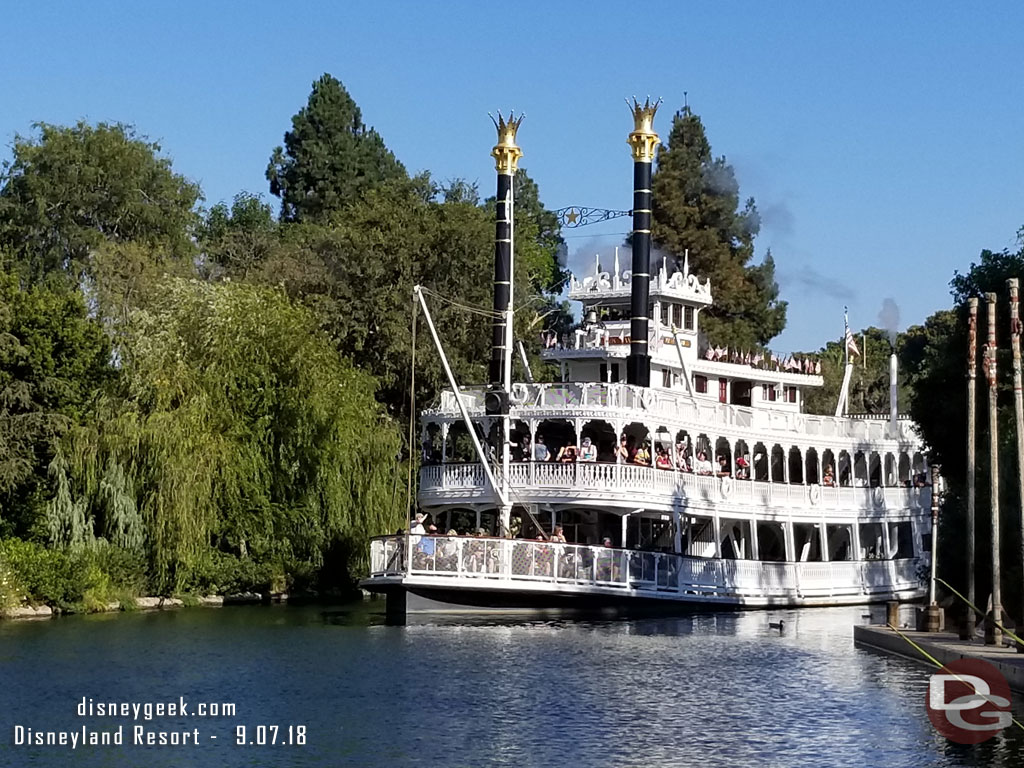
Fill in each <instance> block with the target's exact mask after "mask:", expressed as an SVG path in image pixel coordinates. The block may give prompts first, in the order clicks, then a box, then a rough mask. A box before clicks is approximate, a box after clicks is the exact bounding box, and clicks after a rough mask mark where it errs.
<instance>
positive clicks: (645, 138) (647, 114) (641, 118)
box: [626, 96, 661, 163]
mask: <svg viewBox="0 0 1024 768" xmlns="http://www.w3.org/2000/svg"><path fill="white" fill-rule="evenodd" d="M626 104H629V110H630V112H632V113H633V132H632V133H631V134H629V138H628V139H626V143H627V144H629V146H631V147H632V148H633V160H634V161H635V162H642V163H653V162H654V150H655V149H657V147H658V145H659V144H660V143H661V139H660V138H658V134H656V133H655V132H654V115H655V113H656V112H657V111H658V107H659V106H661V99H658V100H657V101H655V102H653V103H652V102H651V97H650V96H648V97H647V99H646V100H644V103H643V104H641V103H640V101H639V99H637V98H636V96H634V97H633V103H632V104H630V103H629V99H626Z"/></svg>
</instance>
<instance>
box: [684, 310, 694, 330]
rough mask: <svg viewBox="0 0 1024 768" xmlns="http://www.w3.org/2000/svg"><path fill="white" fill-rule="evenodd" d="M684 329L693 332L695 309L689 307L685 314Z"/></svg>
mask: <svg viewBox="0 0 1024 768" xmlns="http://www.w3.org/2000/svg"><path fill="white" fill-rule="evenodd" d="M683 327H684V328H686V330H688V331H692V330H693V307H687V308H686V310H685V312H684V313H683Z"/></svg>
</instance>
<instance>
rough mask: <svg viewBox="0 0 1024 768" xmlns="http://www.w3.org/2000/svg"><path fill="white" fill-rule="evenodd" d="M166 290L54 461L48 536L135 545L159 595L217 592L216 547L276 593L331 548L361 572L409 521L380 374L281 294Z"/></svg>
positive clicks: (140, 320)
mask: <svg viewBox="0 0 1024 768" xmlns="http://www.w3.org/2000/svg"><path fill="white" fill-rule="evenodd" d="M162 288H163V290H162V291H161V292H160V294H159V298H158V299H157V300H156V301H154V302H153V303H152V304H150V306H149V307H148V308H146V309H145V310H136V311H135V312H134V313H133V314H132V317H131V323H130V326H129V329H128V333H127V334H126V335H125V353H124V360H125V366H124V370H123V373H122V378H121V383H120V386H119V387H118V388H117V389H116V391H114V392H112V393H111V394H110V395H108V396H106V397H105V398H103V400H102V401H101V402H100V403H99V405H98V407H97V418H95V419H94V420H93V421H92V422H91V423H89V424H87V425H83V426H82V427H80V428H78V429H75V430H73V431H72V433H71V434H70V435H69V436H68V438H67V439H66V440H65V441H64V442H63V443H62V451H61V453H60V455H59V456H58V457H57V459H56V460H55V462H54V465H53V466H52V467H51V474H52V475H53V477H54V486H55V489H56V492H55V495H54V498H53V501H52V503H51V504H50V507H49V515H48V523H49V531H50V534H51V537H52V541H53V543H54V544H68V543H74V542H76V541H82V540H86V541H88V540H89V539H91V538H92V537H103V538H105V539H107V540H109V541H111V542H112V543H114V544H116V545H118V546H121V547H126V548H129V549H131V548H136V547H141V548H142V550H143V551H144V552H145V553H146V556H147V558H148V560H149V563H150V568H151V573H152V575H153V585H152V586H153V588H154V589H156V590H157V591H158V592H159V593H160V594H168V593H172V592H177V591H182V590H190V589H210V588H214V589H216V588H218V587H220V588H223V587H224V586H225V585H224V584H223V583H220V584H218V583H216V582H215V581H211V579H215V576H211V569H214V570H216V569H215V566H216V565H217V563H218V562H219V561H221V560H223V558H225V557H227V558H231V559H232V560H233V561H234V562H236V563H241V564H249V566H250V567H251V569H254V570H253V572H255V573H262V574H264V578H265V579H266V580H267V583H266V586H268V587H270V586H272V585H273V586H274V587H275V588H278V589H280V588H285V587H287V586H288V585H289V584H290V583H293V582H295V581H300V582H301V581H307V580H308V579H309V578H310V577H311V575H312V574H313V572H314V571H315V570H316V569H319V568H321V567H323V566H325V565H328V564H329V562H328V561H329V560H330V558H331V556H332V553H335V554H336V553H341V555H340V556H341V557H342V558H343V560H344V563H343V564H344V565H345V566H347V567H348V568H349V569H354V568H355V566H356V565H357V564H358V563H359V561H360V559H361V558H365V552H366V549H367V547H368V539H369V537H370V536H372V535H375V534H379V533H384V532H385V531H387V530H392V529H393V528H394V527H395V526H396V525H398V524H400V521H401V519H402V518H403V515H402V514H401V513H400V512H399V511H398V509H399V507H400V506H401V504H400V503H399V502H402V503H404V499H401V498H399V497H398V496H397V494H396V492H395V488H396V482H397V478H396V470H397V465H396V458H395V457H396V454H397V452H398V446H399V436H398V430H397V429H396V428H395V426H394V424H393V423H392V422H391V421H390V420H388V419H387V418H386V417H385V416H384V415H383V413H382V412H381V409H380V407H379V406H378V405H377V404H376V403H375V402H374V398H373V391H374V387H375V383H374V381H373V379H372V378H371V377H369V376H368V375H366V374H365V373H362V372H360V371H358V370H355V369H354V368H353V367H352V366H351V365H350V364H349V363H347V362H346V361H344V360H342V359H339V358H338V356H337V354H336V352H335V350H334V349H333V348H332V346H331V345H330V343H329V341H328V340H327V338H326V337H325V336H324V335H323V334H322V333H321V332H320V331H319V330H318V329H317V327H316V322H315V320H314V318H313V317H312V316H311V315H310V313H309V312H308V311H306V310H304V309H302V308H301V307H297V306H294V305H293V304H292V303H291V302H289V301H288V299H287V298H286V297H285V296H284V294H283V293H282V292H281V291H279V290H274V289H270V288H261V287H257V286H252V285H245V284H241V283H236V282H222V283H208V282H199V281H196V280H184V279H179V278H172V279H168V280H166V281H164V283H163V285H162Z"/></svg>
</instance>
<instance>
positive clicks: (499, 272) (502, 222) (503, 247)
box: [488, 172, 512, 384]
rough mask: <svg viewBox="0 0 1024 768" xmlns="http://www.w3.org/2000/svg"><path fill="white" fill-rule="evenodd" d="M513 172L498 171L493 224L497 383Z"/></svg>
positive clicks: (508, 285) (508, 276)
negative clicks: (511, 173) (494, 220)
mask: <svg viewBox="0 0 1024 768" xmlns="http://www.w3.org/2000/svg"><path fill="white" fill-rule="evenodd" d="M511 189H512V176H511V175H510V174H506V173H500V172H499V173H498V198H497V210H496V223H495V226H494V320H493V322H492V326H491V366H490V375H489V377H488V381H490V382H491V383H492V384H500V383H501V379H502V373H503V371H504V359H505V354H506V353H507V350H506V349H505V312H506V310H507V309H508V304H509V300H510V299H511V295H512V217H511V214H512V211H511V208H512V205H511V197H510V195H509V192H510V191H511Z"/></svg>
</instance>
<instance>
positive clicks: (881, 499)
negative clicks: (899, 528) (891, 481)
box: [871, 485, 885, 507]
mask: <svg viewBox="0 0 1024 768" xmlns="http://www.w3.org/2000/svg"><path fill="white" fill-rule="evenodd" d="M871 496H872V498H873V499H874V502H875V506H876V507H882V506H885V488H883V487H882V486H880V485H876V486H875V487H874V488H873V489H872V490H871Z"/></svg>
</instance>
